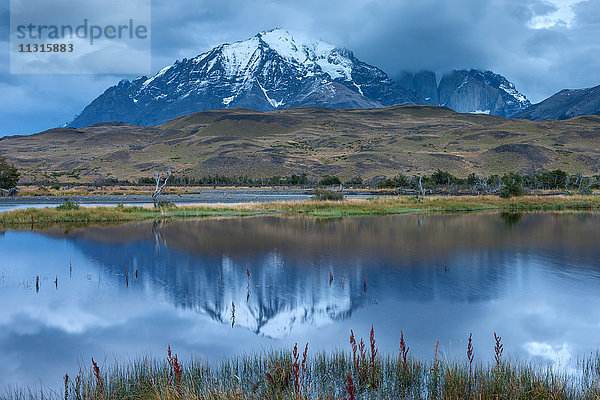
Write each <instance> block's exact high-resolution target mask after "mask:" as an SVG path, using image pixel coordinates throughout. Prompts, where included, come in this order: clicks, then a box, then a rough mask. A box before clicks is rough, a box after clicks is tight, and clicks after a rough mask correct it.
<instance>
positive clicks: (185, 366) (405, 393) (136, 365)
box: [2, 329, 600, 400]
mask: <svg viewBox="0 0 600 400" xmlns="http://www.w3.org/2000/svg"><path fill="white" fill-rule="evenodd" d="M495 339H496V344H497V347H496V349H495V355H496V356H498V357H495V358H494V360H493V362H490V363H483V362H474V361H473V358H474V357H473V356H472V354H474V353H473V351H474V350H473V344H472V342H471V345H470V346H468V348H467V352H468V356H467V362H465V361H464V360H462V361H461V360H456V361H448V360H441V359H440V357H439V354H438V352H437V350H438V345H437V344H436V346H435V351H434V359H433V360H431V361H424V360H418V359H415V358H413V357H410V356H408V346H407V345H406V342H405V341H404V336H403V335H402V336H401V342H400V343H401V345H400V349H399V352H398V353H397V354H394V355H392V354H386V355H380V354H379V352H378V351H377V347H376V345H375V339H374V332H373V329H372V330H371V340H370V344H371V346H370V349H369V350H370V351H368V350H365V345H364V341H363V340H362V339H361V342H360V343H361V344H362V345H357V344H356V339H355V338H354V335H353V334H351V348H352V352H351V353H347V352H343V351H334V352H331V353H316V354H309V353H308V345H307V346H306V347H305V350H304V353H303V354H302V358H300V354H299V351H298V347H297V345H295V346H294V350H293V351H291V352H290V351H271V352H266V353H261V354H254V355H244V356H240V357H237V358H231V359H223V360H221V361H219V362H213V363H210V362H205V361H200V360H198V359H191V360H190V361H188V362H181V361H180V360H179V359H178V357H177V355H172V354H171V351H170V347H169V348H168V354H167V357H166V359H164V360H157V359H149V358H140V359H136V360H133V361H128V362H122V363H117V364H114V365H109V366H106V367H105V366H102V367H101V366H99V365H98V364H97V363H96V362H94V361H93V360H92V363H91V365H89V366H87V367H86V368H83V369H82V370H80V371H79V373H78V374H77V375H76V378H75V379H69V376H68V374H67V375H65V377H64V392H62V393H56V392H50V393H45V392H38V391H37V390H28V389H26V390H13V391H10V392H8V393H7V394H6V395H5V396H3V397H2V398H3V399H9V400H13V399H14V400H17V399H18V400H20V399H58V398H61V399H62V398H64V399H66V400H83V399H97V400H104V399H177V400H182V399H294V400H299V399H574V400H580V399H581V400H587V399H598V398H599V396H600V354H596V355H593V356H589V357H587V358H585V359H583V360H580V361H579V362H577V366H576V371H577V372H576V373H567V372H560V371H556V370H555V369H553V368H551V367H548V366H543V365H534V364H531V363H525V362H519V361H504V360H502V359H501V357H500V355H501V350H500V348H501V347H500V346H501V344H500V342H499V337H496V338H495ZM300 360H302V361H301V362H300Z"/></svg>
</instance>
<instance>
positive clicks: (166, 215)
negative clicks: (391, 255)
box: [0, 195, 600, 229]
mask: <svg viewBox="0 0 600 400" xmlns="http://www.w3.org/2000/svg"><path fill="white" fill-rule="evenodd" d="M564 210H572V211H592V212H596V211H599V210H600V196H581V195H571V196H562V195H561V196H522V197H511V198H500V197H497V196H491V195H486V196H454V197H453V196H449V197H441V196H438V197H432V196H429V197H425V198H417V197H412V196H382V197H375V198H369V199H343V200H317V199H312V200H301V201H279V202H270V203H238V204H223V203H218V204H185V205H174V204H171V203H168V204H166V205H164V206H162V207H160V208H154V207H152V206H151V205H150V206H124V205H122V204H119V205H117V206H105V207H83V206H78V205H76V204H74V203H71V202H70V201H68V200H67V201H66V202H65V204H63V205H60V206H58V207H46V208H26V209H17V210H11V211H6V212H3V213H0V227H2V228H3V229H29V228H31V229H33V228H45V227H50V226H54V225H59V226H62V225H69V226H87V225H101V224H119V223H128V222H142V221H151V220H166V219H192V218H209V217H247V216H259V215H281V216H292V215H306V216H313V217H322V218H328V217H344V216H369V215H373V216H383V215H397V214H408V213H413V214H431V213H463V212H483V211H509V212H525V211H564Z"/></svg>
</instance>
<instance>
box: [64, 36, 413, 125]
mask: <svg viewBox="0 0 600 400" xmlns="http://www.w3.org/2000/svg"><path fill="white" fill-rule="evenodd" d="M422 102H423V100H422V98H421V97H420V96H419V95H417V94H416V93H415V92H413V91H410V90H406V89H403V88H402V87H401V86H400V85H399V84H397V83H396V82H394V81H393V80H391V79H390V78H389V77H388V76H387V74H386V73H385V72H383V71H382V70H380V69H378V68H376V67H374V66H371V65H368V64H366V63H363V62H362V61H360V60H358V59H357V58H356V57H355V56H354V54H353V53H352V52H351V51H349V50H347V49H342V48H338V47H335V46H334V45H331V44H328V43H325V42H323V41H319V40H307V39H304V38H299V37H296V36H293V35H292V34H291V33H290V32H289V31H287V30H283V29H274V30H271V31H268V32H262V33H259V34H257V35H256V36H254V37H252V38H249V39H247V40H244V41H240V42H235V43H231V44H222V45H219V46H217V47H215V48H213V49H212V50H210V51H208V52H206V53H203V54H201V55H199V56H197V57H194V58H191V59H183V60H180V61H176V62H175V63H174V64H173V65H170V66H168V67H166V68H163V69H162V70H160V71H159V72H158V73H157V74H156V75H155V76H153V77H151V78H148V77H139V78H137V79H135V80H133V81H126V80H124V81H121V82H119V84H117V85H116V86H113V87H111V88H109V89H107V90H106V91H105V92H104V93H103V94H102V95H100V96H99V97H98V98H96V99H95V100H94V101H93V102H92V103H91V104H89V105H88V106H87V107H86V108H85V109H84V110H83V111H82V113H81V114H80V115H79V116H77V117H76V118H75V120H73V122H71V124H70V126H73V127H80V126H85V125H89V124H92V123H97V122H108V121H115V120H118V121H123V122H128V123H134V124H141V125H155V124H159V123H162V122H165V121H167V120H169V119H172V118H175V117H178V116H181V115H186V114H190V113H193V112H197V111H203V110H210V109H219V108H229V107H245V108H251V109H255V110H259V111H267V110H273V109H277V108H281V107H298V106H325V107H332V108H373V107H382V106H388V105H395V104H403V103H422Z"/></svg>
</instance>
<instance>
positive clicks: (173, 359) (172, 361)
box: [167, 345, 183, 397]
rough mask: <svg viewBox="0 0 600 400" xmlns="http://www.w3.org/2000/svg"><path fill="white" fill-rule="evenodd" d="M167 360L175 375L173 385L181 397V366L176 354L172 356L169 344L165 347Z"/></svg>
mask: <svg viewBox="0 0 600 400" xmlns="http://www.w3.org/2000/svg"><path fill="white" fill-rule="evenodd" d="M167 355H168V358H167V360H168V361H169V365H170V366H171V370H172V371H173V375H174V376H175V386H176V387H177V393H178V394H179V396H180V397H181V375H183V368H182V367H181V364H180V363H179V360H178V359H177V354H175V355H174V356H173V355H171V345H169V346H168V347H167Z"/></svg>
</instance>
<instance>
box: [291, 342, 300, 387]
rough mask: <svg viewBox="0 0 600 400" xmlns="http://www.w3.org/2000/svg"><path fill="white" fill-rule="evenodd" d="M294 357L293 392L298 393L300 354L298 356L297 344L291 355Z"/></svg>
mask: <svg viewBox="0 0 600 400" xmlns="http://www.w3.org/2000/svg"><path fill="white" fill-rule="evenodd" d="M292 354H293V357H294V363H293V364H292V372H293V373H294V392H295V393H298V392H300V364H298V358H299V357H300V354H298V343H296V344H295V345H294V352H293V353H292Z"/></svg>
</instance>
